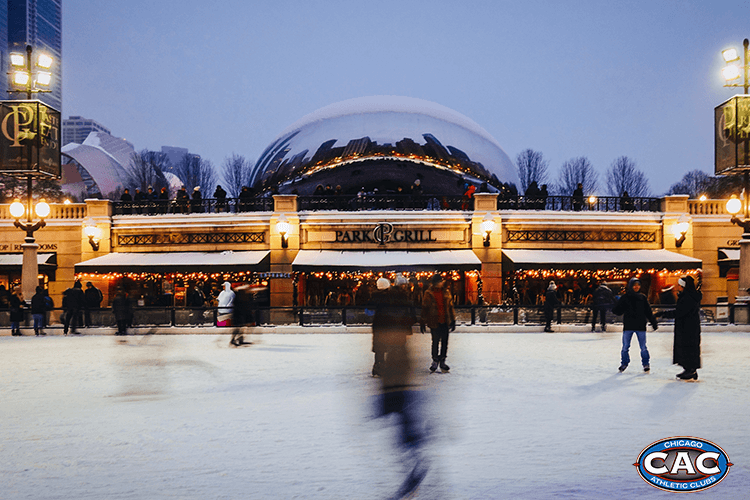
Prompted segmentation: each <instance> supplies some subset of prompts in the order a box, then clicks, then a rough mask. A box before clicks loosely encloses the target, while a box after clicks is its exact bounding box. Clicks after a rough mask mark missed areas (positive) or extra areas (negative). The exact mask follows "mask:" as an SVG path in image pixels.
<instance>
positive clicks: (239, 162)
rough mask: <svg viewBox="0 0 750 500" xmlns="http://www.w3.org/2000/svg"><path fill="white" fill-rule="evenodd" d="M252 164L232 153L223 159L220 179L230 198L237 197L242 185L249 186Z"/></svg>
mask: <svg viewBox="0 0 750 500" xmlns="http://www.w3.org/2000/svg"><path fill="white" fill-rule="evenodd" d="M252 168H253V165H252V163H250V162H249V161H247V160H246V159H245V157H244V156H241V155H238V154H234V153H232V156H228V157H227V158H225V159H224V166H223V169H222V172H221V174H222V179H223V181H224V184H225V186H224V187H225V188H226V190H227V193H228V194H229V197H230V198H239V196H240V191H242V187H243V186H249V185H250V180H251V175H252Z"/></svg>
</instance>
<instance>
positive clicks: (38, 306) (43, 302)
mask: <svg viewBox="0 0 750 500" xmlns="http://www.w3.org/2000/svg"><path fill="white" fill-rule="evenodd" d="M46 312H47V295H46V294H45V293H44V290H39V291H38V292H36V293H35V294H34V296H33V297H31V314H44V313H46Z"/></svg>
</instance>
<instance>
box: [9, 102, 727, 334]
mask: <svg viewBox="0 0 750 500" xmlns="http://www.w3.org/2000/svg"><path fill="white" fill-rule="evenodd" d="M80 167H81V168H85V167H86V166H85V164H82V165H81V166H80ZM516 183H517V176H516V173H515V169H514V167H513V164H512V162H511V161H510V159H509V158H508V156H507V155H506V154H505V153H504V152H503V150H502V148H500V146H499V145H498V144H497V142H496V141H495V140H494V139H493V138H492V137H491V136H489V134H487V132H486V131H484V130H483V129H481V127H479V126H478V125H476V124H475V123H474V122H472V121H471V120H469V119H468V118H466V117H463V116H461V115H459V114H458V113H455V112H454V111H451V110H448V109H447V108H444V107H441V106H438V105H434V104H433V103H426V102H425V101H420V100H416V99H407V98H392V97H388V98H383V97H381V98H367V99H355V100H351V101H345V102H343V103H339V104H336V105H333V106H329V107H327V108H323V109H322V110H319V111H317V112H315V113H313V114H311V115H308V116H307V117H304V118H303V119H302V120H300V121H299V122H298V123H297V124H295V125H292V126H291V127H289V128H288V129H287V130H285V131H284V132H283V133H282V134H280V136H279V137H278V138H277V139H276V140H274V141H273V142H272V144H271V145H270V146H269V147H268V148H267V149H266V151H265V152H264V153H263V154H262V155H261V157H260V159H259V160H258V162H257V164H256V166H255V168H254V171H253V188H254V190H255V195H256V197H255V198H254V199H253V201H252V202H248V201H245V202H242V201H240V200H229V201H228V202H227V203H226V204H218V203H216V201H215V200H204V201H203V202H202V203H201V204H200V205H199V206H194V205H191V206H190V207H189V208H188V209H187V210H184V209H182V208H181V207H175V206H174V204H173V203H171V202H170V203H169V204H167V205H164V206H161V205H159V206H152V202H148V203H146V205H143V206H132V205H124V204H122V203H119V202H110V201H107V200H93V199H92V200H86V202H85V204H73V205H65V206H63V205H60V206H53V214H52V216H51V217H50V218H49V219H48V225H47V227H45V228H44V229H43V230H41V231H39V232H38V233H37V241H38V242H39V243H40V245H41V246H42V250H40V253H41V252H43V253H44V254H45V255H47V254H51V255H49V256H48V257H47V260H45V263H44V264H45V266H44V268H42V267H40V273H43V279H44V281H45V286H48V287H49V289H50V293H51V295H52V296H53V298H55V299H56V303H57V304H58V305H59V304H60V297H61V294H62V291H63V290H64V289H66V288H68V287H69V286H71V284H72V282H73V280H74V279H75V278H80V279H82V280H84V281H92V282H94V283H95V284H97V286H98V287H99V288H100V289H102V290H103V291H104V294H105V297H106V300H107V301H108V300H111V297H112V296H113V295H114V291H115V288H116V287H117V286H119V285H122V284H125V285H126V287H127V288H128V290H129V293H130V295H131V298H132V299H134V300H135V299H136V298H140V296H141V295H143V296H144V303H145V299H147V298H148V299H149V301H148V303H151V304H154V305H158V304H159V303H160V302H159V298H162V299H164V297H165V296H166V298H167V299H166V300H169V301H171V303H173V304H174V305H176V306H181V305H184V304H185V297H186V291H187V288H188V287H190V286H191V285H198V286H201V287H203V289H204V291H205V292H207V293H208V294H209V295H210V294H211V293H212V290H213V291H218V290H219V288H220V284H221V283H222V282H223V281H225V280H228V281H231V282H233V283H236V284H239V283H243V282H244V283H247V284H249V285H250V286H251V287H254V289H255V290H258V291H259V295H258V296H259V297H261V299H260V300H262V301H265V302H264V304H265V305H268V306H270V307H271V308H272V309H276V310H277V312H276V313H273V314H272V315H271V316H270V317H269V320H270V321H272V322H279V323H283V322H291V321H295V319H294V308H295V307H300V306H308V307H309V306H317V307H322V306H329V307H331V306H336V307H340V306H346V305H352V306H363V305H364V304H366V302H367V298H368V294H369V291H370V290H371V288H372V287H373V286H374V281H375V280H376V279H377V277H379V276H381V275H384V276H387V277H389V278H392V277H393V276H394V275H395V273H397V272H401V273H404V274H405V275H406V276H407V277H408V278H409V280H410V287H411V288H412V290H413V292H414V293H415V295H416V294H418V292H419V291H420V290H422V289H424V287H425V284H426V283H427V281H428V279H429V277H430V276H431V275H432V273H435V272H440V273H441V274H443V275H445V276H446V277H447V278H448V281H449V283H450V284H451V288H452V291H453V295H454V297H455V299H456V302H457V303H458V304H462V305H474V304H478V303H488V304H501V303H504V302H514V303H527V304H536V303H538V302H539V296H540V294H541V293H542V292H543V290H544V289H545V288H546V284H547V283H548V282H549V280H550V279H554V280H555V281H556V282H557V283H558V285H562V286H561V295H562V298H563V299H564V301H567V302H568V303H573V301H576V300H578V301H580V300H582V297H585V294H586V290H587V288H588V287H590V286H591V283H592V281H593V280H594V279H595V278H596V279H600V280H603V281H605V282H607V283H610V284H612V285H615V286H616V285H618V284H624V283H625V281H626V280H627V279H628V278H630V277H632V276H640V277H641V278H642V279H643V280H644V282H645V283H646V285H647V287H648V289H649V292H650V294H651V298H652V300H654V299H655V298H656V294H657V293H658V291H659V290H660V289H662V288H664V287H666V286H668V285H670V284H673V283H675V282H676V280H677V277H678V276H680V275H681V274H684V273H686V272H691V273H693V274H696V275H698V274H700V276H701V280H702V283H703V291H704V297H705V300H704V302H706V303H712V302H715V301H716V299H717V298H718V297H726V296H729V297H733V296H734V295H736V281H734V278H735V277H736V272H734V271H733V269H736V261H734V260H733V259H732V258H731V257H732V256H735V253H733V251H734V250H736V249H737V248H738V240H739V238H740V229H739V228H737V227H736V226H733V225H732V224H731V222H730V221H729V216H728V215H727V214H726V213H725V209H724V206H723V205H724V203H723V202H722V201H718V200H717V201H711V200H708V201H697V200H688V197H687V196H669V197H665V198H662V199H646V200H637V203H636V204H635V206H634V207H633V206H629V207H628V208H629V209H630V210H632V211H630V210H628V211H623V210H622V208H624V207H622V206H620V205H619V200H618V199H614V198H610V199H607V198H599V199H596V200H590V201H587V202H586V203H584V206H583V207H582V209H580V210H573V209H572V208H573V206H574V205H572V204H571V200H570V197H555V196H549V197H548V198H546V199H545V200H544V201H543V203H542V202H540V200H538V199H535V200H528V199H525V198H524V197H523V196H517V194H516V193H515V192H513V190H512V185H514V184H516ZM329 185H330V188H329V190H326V189H325V188H326V186H329ZM467 189H468V190H469V191H471V190H475V192H473V193H470V195H469V196H465V193H466V191H467ZM321 191H322V193H321ZM578 208H580V207H578ZM0 216H1V217H2V219H1V220H2V221H3V222H2V223H0V230H1V231H3V232H5V233H6V234H5V236H4V237H3V241H6V242H12V241H15V240H20V239H21V238H20V237H19V235H18V234H17V230H15V232H14V229H15V228H13V220H12V218H11V217H10V216H9V214H8V211H7V206H0ZM685 219H687V220H688V221H689V225H688V229H687V232H686V234H685V238H684V241H683V242H680V243H681V244H680V245H679V246H678V245H677V243H678V242H677V240H676V238H675V236H674V235H673V234H672V227H673V226H674V225H675V224H676V223H677V222H678V221H684V220H685ZM87 226H89V227H90V226H96V228H97V229H98V230H99V233H100V236H98V237H97V239H98V240H99V241H98V242H97V245H92V244H90V240H89V237H88V236H87V235H86V227H87ZM488 231H489V232H488ZM282 233H283V234H282ZM19 243H20V241H19ZM45 245H46V246H45ZM95 247H96V249H94V248H95ZM48 250H49V251H48ZM16 251H17V250H16V249H15V246H14V245H13V244H12V243H8V244H6V245H5V249H4V250H0V254H5V255H0V281H1V282H4V284H5V285H6V286H8V285H10V284H12V282H13V281H14V280H15V279H16V278H17V277H18V274H17V272H18V271H19V270H18V269H17V266H15V265H14V264H13V262H14V261H13V259H12V256H13V254H15V253H16ZM3 259H5V260H3ZM14 266H15V267H14ZM163 304H166V302H163Z"/></svg>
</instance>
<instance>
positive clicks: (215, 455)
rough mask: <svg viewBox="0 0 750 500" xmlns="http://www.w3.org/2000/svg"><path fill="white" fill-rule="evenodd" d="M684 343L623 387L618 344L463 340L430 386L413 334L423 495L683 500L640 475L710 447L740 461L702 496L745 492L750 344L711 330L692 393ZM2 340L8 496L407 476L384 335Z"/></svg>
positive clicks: (1, 438) (334, 492)
mask: <svg viewBox="0 0 750 500" xmlns="http://www.w3.org/2000/svg"><path fill="white" fill-rule="evenodd" d="M671 337H672V335H671V333H668V332H661V331H659V332H653V333H649V344H650V350H651V354H652V363H651V365H652V373H650V374H644V373H643V372H642V371H641V370H640V363H639V362H638V349H637V342H636V341H635V340H634V345H633V346H632V347H631V356H632V357H633V359H634V361H633V363H632V364H631V366H630V368H628V370H627V371H626V372H625V373H623V374H619V373H618V372H617V367H618V365H619V350H620V336H619V333H618V332H606V333H554V334H540V333H486V334H465V333H454V334H452V335H451V339H450V349H449V360H448V361H449V364H450V365H451V368H452V370H451V373H449V374H440V373H439V372H438V373H436V374H432V375H430V374H429V373H428V371H427V367H428V366H429V335H419V334H417V335H415V336H414V337H413V339H412V341H411V342H412V350H413V352H414V354H415V357H416V366H417V367H418V368H419V372H420V374H419V377H418V382H419V383H420V385H421V388H422V391H421V394H422V396H423V397H422V400H423V404H424V406H423V408H424V411H423V413H422V415H423V422H424V425H425V427H426V429H428V430H429V435H430V439H429V441H428V443H427V444H426V447H425V452H426V454H427V455H428V456H429V457H430V459H431V460H430V461H431V467H430V471H429V473H428V474H427V476H426V478H425V481H424V483H423V484H422V486H421V487H420V489H419V491H418V492H417V495H416V498H440V499H441V500H442V499H486V498H497V499H504V498H514V499H515V498H523V499H547V498H561V499H590V498H591V499H598V498H603V499H620V498H621V499H632V498H674V496H673V495H674V493H669V492H663V491H660V490H657V489H655V488H653V487H652V486H650V485H648V484H646V483H645V482H644V481H643V480H642V479H641V478H640V477H639V476H638V474H637V472H636V469H635V467H634V466H633V465H632V464H633V463H634V462H635V461H636V459H637V457H638V454H639V453H640V452H641V450H642V449H643V448H645V447H646V446H647V445H649V444H650V443H652V442H654V441H657V440H659V439H663V438H667V437H671V436H680V435H684V436H695V437H700V438H703V439H708V440H710V441H713V442H714V443H716V444H718V445H719V446H721V447H722V448H723V449H724V450H725V451H726V453H727V455H728V456H729V458H730V459H731V461H732V462H733V463H734V464H735V465H734V467H732V469H731V470H730V472H729V474H728V475H727V477H726V478H725V479H724V481H722V482H721V483H719V484H718V485H717V486H715V487H714V488H711V489H709V490H705V491H703V492H699V493H696V494H695V496H696V497H698V498H710V499H713V498H718V499H738V498H746V497H747V492H748V490H750V442H749V441H750V439H749V437H748V428H750V425H749V424H750V416H748V414H749V411H748V410H750V403H749V402H748V395H747V388H748V380H749V378H750V363H748V353H749V352H750V334H748V333H722V332H711V333H704V337H703V363H704V366H705V368H704V369H702V370H700V372H699V375H700V380H699V382H697V383H686V382H680V381H676V380H675V379H674V375H675V373H677V372H678V371H680V370H679V368H678V367H676V366H672V365H671V348H672V338H671ZM252 340H253V341H254V342H255V343H254V344H253V345H251V346H247V347H243V348H238V349H234V348H229V347H228V337H227V336H219V335H180V336H173V335H169V336H159V335H157V336H146V337H143V336H133V337H128V338H127V340H126V341H123V342H121V341H120V339H119V338H117V337H112V336H82V337H61V336H51V337H46V338H34V337H21V338H18V337H9V336H4V337H0V498H3V499H34V500H41V499H72V498H75V499H81V500H83V499H103V498H107V499H172V498H179V499H246V498H249V499H286V498H311V499H377V498H388V497H389V496H390V495H392V494H393V493H394V492H395V490H396V488H397V487H398V486H399V484H400V482H401V481H402V479H403V478H404V475H405V473H406V470H405V467H406V465H405V464H404V463H402V461H401V454H400V451H399V450H398V448H397V447H396V444H395V440H396V427H394V426H393V425H392V424H393V423H394V421H393V420H392V417H389V418H375V410H374V404H373V402H374V398H375V395H376V394H377V389H378V381H377V380H376V379H373V378H372V377H371V376H370V368H371V363H372V353H371V352H370V347H371V337H370V336H369V335H363V334H330V333H329V334H303V335H293V334H267V335H255V336H253V337H252Z"/></svg>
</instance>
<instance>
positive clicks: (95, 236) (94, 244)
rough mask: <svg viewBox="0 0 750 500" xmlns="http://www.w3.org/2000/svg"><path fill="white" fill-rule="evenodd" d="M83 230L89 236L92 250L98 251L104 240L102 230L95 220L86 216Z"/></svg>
mask: <svg viewBox="0 0 750 500" xmlns="http://www.w3.org/2000/svg"><path fill="white" fill-rule="evenodd" d="M83 232H84V233H85V234H86V236H88V238H89V245H91V248H92V250H94V251H95V252H96V251H98V250H99V243H100V242H101V240H102V230H101V229H99V227H97V225H96V224H95V223H94V221H93V220H91V219H89V218H86V219H84V221H83Z"/></svg>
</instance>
